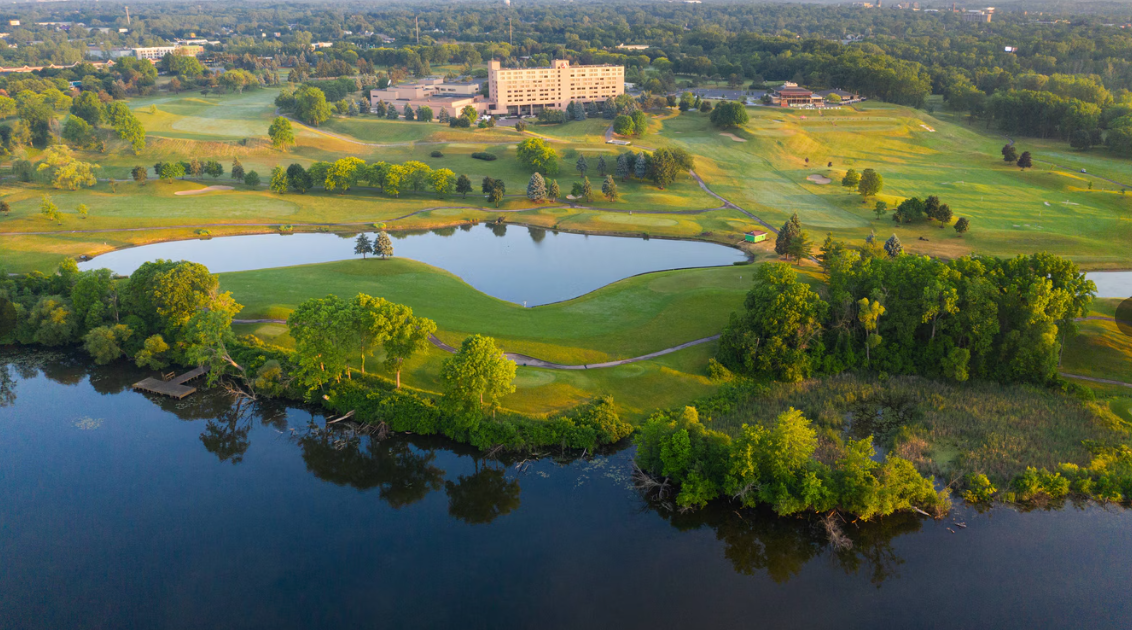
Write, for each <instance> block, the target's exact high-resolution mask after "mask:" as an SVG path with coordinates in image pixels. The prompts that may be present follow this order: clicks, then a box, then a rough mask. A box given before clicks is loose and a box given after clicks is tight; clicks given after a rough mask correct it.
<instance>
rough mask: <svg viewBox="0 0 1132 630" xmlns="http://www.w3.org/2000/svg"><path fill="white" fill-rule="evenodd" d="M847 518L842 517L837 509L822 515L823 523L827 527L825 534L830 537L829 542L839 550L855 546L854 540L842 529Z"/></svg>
mask: <svg viewBox="0 0 1132 630" xmlns="http://www.w3.org/2000/svg"><path fill="white" fill-rule="evenodd" d="M844 521H845V519H843V518H841V515H840V514H838V512H837V510H834V511H832V512H830V513H829V514H826V515H825V516H823V517H822V519H821V523H822V526H824V527H825V535H826V536H828V537H829V544H830V546H831V547H833V548H834V549H835V550H837V551H845V550H848V549H852V548H853V541H852V540H849V537H848V536H846V535H845V532H843V531H841V523H843V522H844Z"/></svg>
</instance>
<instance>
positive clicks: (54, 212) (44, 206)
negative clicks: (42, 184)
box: [39, 195, 63, 223]
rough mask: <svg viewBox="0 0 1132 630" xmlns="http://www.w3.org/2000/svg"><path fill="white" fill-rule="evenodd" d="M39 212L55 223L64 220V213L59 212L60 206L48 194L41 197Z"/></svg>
mask: <svg viewBox="0 0 1132 630" xmlns="http://www.w3.org/2000/svg"><path fill="white" fill-rule="evenodd" d="M39 213H40V214H42V215H43V217H44V218H45V219H47V220H48V221H51V222H53V223H59V222H62V220H63V217H62V215H60V214H59V206H56V205H55V202H53V201H51V197H48V196H47V195H43V197H41V198H40V201H39Z"/></svg>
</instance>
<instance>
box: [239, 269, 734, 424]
mask: <svg viewBox="0 0 1132 630" xmlns="http://www.w3.org/2000/svg"><path fill="white" fill-rule="evenodd" d="M750 275H751V271H750V267H723V268H711V269H696V270H684V271H672V272H661V273H655V274H647V275H644V276H637V277H634V278H628V279H626V280H622V281H620V282H617V283H614V284H612V285H609V286H607V287H604V288H602V289H599V290H597V291H595V292H593V293H590V294H587V295H585V296H582V297H580V298H577V299H574V300H570V301H568V302H562V303H557V304H550V305H546V306H539V307H536V308H523V307H521V306H518V305H515V304H511V303H509V302H504V301H502V300H498V299H496V298H493V297H491V296H488V295H485V294H483V293H480V292H479V291H476V290H475V289H473V288H472V287H470V286H468V285H467V284H466V283H464V282H463V281H462V280H460V279H459V278H457V277H456V276H454V275H452V274H449V273H447V272H445V271H442V270H439V269H436V268H433V267H430V266H428V265H425V264H422V263H418V262H415V261H411V260H404V259H399V258H393V259H390V260H385V261H382V260H367V261H344V262H336V263H326V264H320V265H306V266H301V267H288V268H282V269H270V270H263V271H249V272H239V273H226V274H221V276H220V279H221V288H222V289H223V290H227V291H232V294H233V296H234V297H235V299H236V300H237V301H238V302H240V303H241V304H244V305H245V308H244V310H243V312H241V313H240V315H239V317H240V318H243V319H286V317H287V316H288V314H289V313H290V311H291V310H292V309H293V308H294V307H295V306H296V305H297V304H298V303H299V302H301V301H302V300H305V299H307V298H311V297H323V296H325V295H328V294H335V295H339V296H342V297H345V298H350V297H352V296H354V295H356V294H357V293H368V294H370V295H375V296H380V297H384V298H386V299H388V300H391V301H394V302H399V303H403V304H408V305H409V306H412V307H413V310H414V312H415V313H416V314H418V315H423V316H425V317H429V318H430V319H433V320H435V321H436V322H437V325H438V327H439V330H438V332H437V336H438V337H440V338H441V339H443V340H444V341H446V342H447V343H449V344H451V345H453V346H458V345H459V343H460V341H461V340H462V339H463V338H464V337H465V336H467V335H469V334H473V333H479V334H484V335H488V336H491V337H494V338H496V339H497V341H498V342H499V343H500V345H501V346H502V347H503V348H504V349H505V350H507V351H510V352H518V353H521V354H526V355H530V356H535V357H538V358H540V359H545V360H548V361H554V362H558V363H564V364H583V363H596V362H602V361H607V360H613V359H622V358H630V357H634V356H640V355H644V354H648V353H650V352H655V351H657V350H661V349H664V348H667V347H671V346H675V345H678V344H681V343H684V342H686V341H691V340H693V339H699V338H702V337H708V336H711V335H714V334H718V333H719V332H720V331H721V330H722V329H723V326H724V325H725V323H726V321H727V318H728V317H729V316H730V313H731V312H732V311H733V310H735V309H737V308H739V307H740V306H741V303H742V300H743V297H744V296H745V294H746V291H747V289H748V288H749V282H750ZM741 276H743V277H744V278H745V280H744V279H741ZM238 328H239V329H240V332H244V333H253V334H256V335H258V336H260V337H262V338H264V339H265V340H267V341H270V342H273V343H279V344H280V345H284V346H287V345H289V344H290V343H291V341H290V339H289V337H288V336H287V334H286V330H285V327H283V326H279V325H276V324H259V325H245V326H239V327H238ZM714 349H715V344H714V343H712V344H704V345H702V346H696V347H693V348H689V349H686V350H682V351H680V352H677V353H673V354H671V355H667V356H664V357H661V358H659V359H655V360H651V361H644V362H640V363H633V364H629V365H625V366H619V367H614V368H606V369H599V370H586V371H563V370H542V369H534V368H520V370H519V375H518V378H517V381H516V385H517V391H516V393H515V394H514V395H512V396H510V397H508V399H507V400H506V401H505V405H506V406H507V407H508V408H511V409H515V410H517V411H523V412H527V413H550V412H553V411H557V410H561V409H565V408H568V407H570V406H573V405H576V404H578V403H580V402H582V401H584V400H587V399H589V398H592V397H593V396H595V395H599V394H606V393H608V394H612V395H613V396H614V398H615V400H617V402H618V405H619V406H620V408H621V409H622V412H623V413H626V414H627V415H628V416H629V417H631V418H634V419H639V418H640V417H642V416H643V415H644V414H646V413H647V412H648V411H649V410H652V409H655V408H657V407H663V406H671V405H677V404H686V403H687V402H690V401H692V400H694V399H695V398H697V397H700V396H703V395H707V394H709V393H711V392H712V391H714V389H715V385H714V384H713V383H712V382H711V381H709V380H708V379H707V378H706V366H707V361H708V359H709V358H710V357H711V356H713V355H714ZM445 356H447V355H446V354H445V353H443V352H442V351H440V350H436V349H430V351H429V352H428V353H426V354H424V355H423V356H421V357H418V358H416V359H414V360H413V362H412V363H410V364H409V365H408V366H407V367H406V372H405V374H404V376H405V378H406V383H408V384H409V385H411V386H413V387H417V388H419V389H422V390H426V391H434V392H435V391H439V389H440V384H439V382H438V380H437V375H438V374H439V369H440V362H441V361H442V360H443V359H444V357H445ZM377 363H378V361H376V360H375V361H372V362H370V363H369V365H371V366H372V365H376V364H377Z"/></svg>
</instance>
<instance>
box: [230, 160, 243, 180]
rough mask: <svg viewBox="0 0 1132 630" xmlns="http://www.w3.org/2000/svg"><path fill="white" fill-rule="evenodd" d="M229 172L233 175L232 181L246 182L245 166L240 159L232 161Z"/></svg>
mask: <svg viewBox="0 0 1132 630" xmlns="http://www.w3.org/2000/svg"><path fill="white" fill-rule="evenodd" d="M229 172H231V173H232V179H234V180H236V181H238V182H242V181H244V165H243V164H240V158H234V159H233V160H232V168H231V169H230V171H229Z"/></svg>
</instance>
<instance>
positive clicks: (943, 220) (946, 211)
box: [933, 203, 952, 230]
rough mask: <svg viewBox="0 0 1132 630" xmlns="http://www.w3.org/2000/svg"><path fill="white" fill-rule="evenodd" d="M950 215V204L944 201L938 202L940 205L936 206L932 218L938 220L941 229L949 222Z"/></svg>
mask: <svg viewBox="0 0 1132 630" xmlns="http://www.w3.org/2000/svg"><path fill="white" fill-rule="evenodd" d="M951 217H952V212H951V206H949V205H947V204H946V203H944V204H940V206H939V207H938V208H936V211H935V217H933V218H934V219H935V220H936V221H939V229H941V230H942V229H943V228H944V227H945V226H946V225H947V224H949V223H951Z"/></svg>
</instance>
